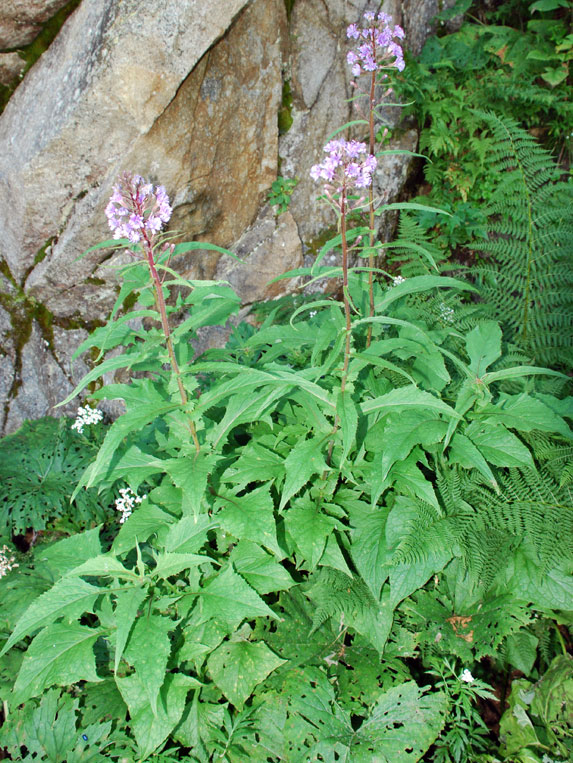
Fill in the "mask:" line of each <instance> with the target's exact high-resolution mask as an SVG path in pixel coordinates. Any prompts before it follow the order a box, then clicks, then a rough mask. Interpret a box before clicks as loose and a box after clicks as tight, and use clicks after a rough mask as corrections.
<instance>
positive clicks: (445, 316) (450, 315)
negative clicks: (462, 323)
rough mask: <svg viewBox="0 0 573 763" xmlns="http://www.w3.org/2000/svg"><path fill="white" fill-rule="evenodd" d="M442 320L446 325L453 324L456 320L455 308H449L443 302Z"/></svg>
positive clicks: (441, 307)
mask: <svg viewBox="0 0 573 763" xmlns="http://www.w3.org/2000/svg"><path fill="white" fill-rule="evenodd" d="M440 318H441V319H442V320H443V321H445V322H446V323H451V322H452V321H453V320H454V308H453V307H448V305H445V304H444V303H443V302H442V303H441V304H440Z"/></svg>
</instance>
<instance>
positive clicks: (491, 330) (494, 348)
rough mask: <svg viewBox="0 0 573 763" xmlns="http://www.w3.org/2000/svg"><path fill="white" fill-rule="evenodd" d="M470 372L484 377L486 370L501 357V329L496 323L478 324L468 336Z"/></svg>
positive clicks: (467, 348) (485, 322)
mask: <svg viewBox="0 0 573 763" xmlns="http://www.w3.org/2000/svg"><path fill="white" fill-rule="evenodd" d="M466 350H467V353H468V355H469V357H470V370H471V371H473V373H474V374H475V375H476V376H478V377H480V378H481V377H482V376H483V374H484V373H485V371H486V369H487V368H488V367H489V366H491V364H492V363H493V362H495V361H496V360H497V359H498V358H499V357H500V356H501V329H500V327H499V324H498V323H496V322H495V321H484V322H482V323H480V324H478V325H477V326H476V327H475V328H474V329H472V330H471V331H470V333H469V334H468V335H467V336H466Z"/></svg>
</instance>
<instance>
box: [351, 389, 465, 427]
mask: <svg viewBox="0 0 573 763" xmlns="http://www.w3.org/2000/svg"><path fill="white" fill-rule="evenodd" d="M361 407H362V412H363V413H365V414H368V413H374V412H375V411H382V412H386V411H388V410H389V409H391V408H398V409H399V410H400V411H402V410H404V408H405V409H406V410H407V409H408V408H410V407H414V408H423V409H428V408H429V409H432V410H434V411H437V412H438V413H444V414H446V415H447V416H452V417H453V418H456V419H458V418H460V416H459V415H458V414H457V413H456V412H455V411H454V409H453V408H451V407H450V406H449V405H448V404H447V403H444V402H443V401H442V400H440V398H438V397H435V396H434V395H432V394H430V393H429V392H424V390H421V389H418V387H414V386H412V385H407V386H405V387H397V388H396V389H393V390H392V391H391V392H387V393H386V394H385V395H381V396H380V397H376V398H374V400H367V401H366V402H365V403H362V406H361Z"/></svg>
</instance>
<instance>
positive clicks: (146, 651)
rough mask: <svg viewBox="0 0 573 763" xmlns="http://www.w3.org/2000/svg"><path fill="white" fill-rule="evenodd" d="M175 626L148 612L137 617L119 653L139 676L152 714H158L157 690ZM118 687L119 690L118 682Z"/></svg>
mask: <svg viewBox="0 0 573 763" xmlns="http://www.w3.org/2000/svg"><path fill="white" fill-rule="evenodd" d="M175 625H176V624H175V623H174V622H173V621H172V620H170V619H169V618H168V617H164V616H162V615H155V614H151V615H144V616H142V617H140V618H137V619H136V620H135V623H134V625H133V629H132V631H131V633H130V635H129V638H128V641H127V644H126V647H125V649H124V652H123V656H124V659H126V660H127V661H128V662H129V663H130V665H133V667H134V668H135V672H136V675H137V676H139V680H140V683H141V685H142V687H143V693H144V696H145V697H146V698H147V701H148V702H149V705H150V706H151V710H152V712H153V715H154V716H157V714H158V704H157V703H158V699H159V692H160V690H161V687H162V685H163V682H164V680H165V674H166V668H167V660H168V659H169V655H170V653H171V641H170V639H169V633H170V631H172V630H173V629H174V628H175ZM118 686H119V688H120V691H121V685H120V684H118ZM122 694H123V692H122ZM128 704H129V703H128Z"/></svg>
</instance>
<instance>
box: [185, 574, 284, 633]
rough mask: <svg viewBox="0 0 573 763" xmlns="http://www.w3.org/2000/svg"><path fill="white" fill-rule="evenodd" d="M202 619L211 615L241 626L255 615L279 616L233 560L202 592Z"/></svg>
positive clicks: (231, 625)
mask: <svg viewBox="0 0 573 763" xmlns="http://www.w3.org/2000/svg"><path fill="white" fill-rule="evenodd" d="M199 597H200V601H201V613H202V620H203V621H206V620H209V619H211V618H213V619H215V620H219V621H220V622H223V623H227V624H228V625H229V626H230V627H232V628H237V627H238V626H239V625H240V624H241V622H242V621H243V620H245V619H247V618H249V619H252V618H253V617H259V616H260V617H272V618H274V619H277V616H276V615H275V613H274V612H273V611H272V609H270V608H269V607H268V606H267V605H266V604H265V602H264V601H263V600H262V599H261V598H260V596H259V595H258V594H257V593H255V591H254V590H253V589H252V588H251V586H250V585H249V584H248V583H247V582H246V581H245V580H243V578H242V577H241V576H240V575H238V574H237V573H236V572H235V570H234V568H233V565H232V564H229V565H228V566H227V567H225V569H224V570H223V571H222V572H220V573H219V574H218V575H217V576H216V577H215V578H212V579H211V580H210V581H209V582H208V583H207V584H206V585H205V587H204V588H202V589H201V591H200V593H199Z"/></svg>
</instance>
